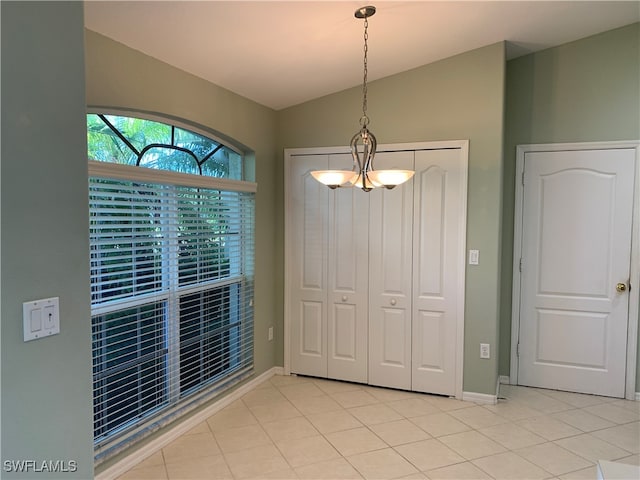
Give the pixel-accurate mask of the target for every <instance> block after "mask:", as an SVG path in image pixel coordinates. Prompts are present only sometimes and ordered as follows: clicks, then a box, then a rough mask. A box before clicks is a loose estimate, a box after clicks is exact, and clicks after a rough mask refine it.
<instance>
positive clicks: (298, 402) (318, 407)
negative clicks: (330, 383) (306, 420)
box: [291, 395, 343, 415]
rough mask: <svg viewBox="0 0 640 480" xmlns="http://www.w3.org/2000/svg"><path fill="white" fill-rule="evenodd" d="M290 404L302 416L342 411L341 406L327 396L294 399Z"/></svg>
mask: <svg viewBox="0 0 640 480" xmlns="http://www.w3.org/2000/svg"><path fill="white" fill-rule="evenodd" d="M291 403H293V405H294V406H295V407H296V408H297V409H298V410H299V411H300V412H301V413H302V414H303V415H311V414H313V413H324V412H335V411H336V410H343V408H342V406H341V405H340V404H339V403H338V402H336V401H335V400H334V399H333V398H331V397H330V396H329V395H320V396H318V397H301V398H294V399H292V400H291Z"/></svg>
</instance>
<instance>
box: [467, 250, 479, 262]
mask: <svg viewBox="0 0 640 480" xmlns="http://www.w3.org/2000/svg"><path fill="white" fill-rule="evenodd" d="M479 263H480V250H469V265H478V264H479Z"/></svg>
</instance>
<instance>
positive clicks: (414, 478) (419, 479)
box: [396, 472, 427, 480]
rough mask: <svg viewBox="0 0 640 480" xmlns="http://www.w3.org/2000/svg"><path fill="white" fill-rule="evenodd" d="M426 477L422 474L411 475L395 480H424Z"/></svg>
mask: <svg viewBox="0 0 640 480" xmlns="http://www.w3.org/2000/svg"><path fill="white" fill-rule="evenodd" d="M426 478H427V476H426V475H425V474H424V473H422V472H416V473H412V474H410V475H406V476H404V477H399V478H397V479H396V480H424V479H426Z"/></svg>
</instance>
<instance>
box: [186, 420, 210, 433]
mask: <svg viewBox="0 0 640 480" xmlns="http://www.w3.org/2000/svg"><path fill="white" fill-rule="evenodd" d="M196 433H211V429H210V428H209V425H208V424H207V422H206V421H204V422H200V423H199V424H198V425H196V426H195V427H193V428H192V429H191V430H189V431H187V432H185V433H183V435H193V434H196Z"/></svg>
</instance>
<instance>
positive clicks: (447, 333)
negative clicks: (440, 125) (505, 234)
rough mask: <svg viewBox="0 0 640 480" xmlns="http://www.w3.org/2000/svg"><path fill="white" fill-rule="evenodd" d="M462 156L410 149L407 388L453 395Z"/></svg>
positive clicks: (454, 150) (460, 240)
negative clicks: (409, 378) (411, 207)
mask: <svg viewBox="0 0 640 480" xmlns="http://www.w3.org/2000/svg"><path fill="white" fill-rule="evenodd" d="M463 167H464V164H463V158H462V155H461V151H460V149H451V150H418V151H416V153H415V170H416V173H415V176H414V181H413V189H414V215H413V218H414V221H413V225H414V231H413V325H412V327H413V331H412V356H413V362H412V363H413V375H412V390H415V391H421V392H429V393H438V394H443V395H455V387H456V382H455V380H456V337H457V316H458V312H457V305H458V300H459V299H458V295H460V292H459V285H458V262H459V256H460V254H462V256H464V247H463V246H460V242H464V239H463V238H462V235H461V228H462V226H461V225H460V218H461V213H462V207H463V206H462V205H461V199H462V198H463V195H462V194H461V189H462V188H464V186H463V185H462V184H463V179H464V177H463Z"/></svg>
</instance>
